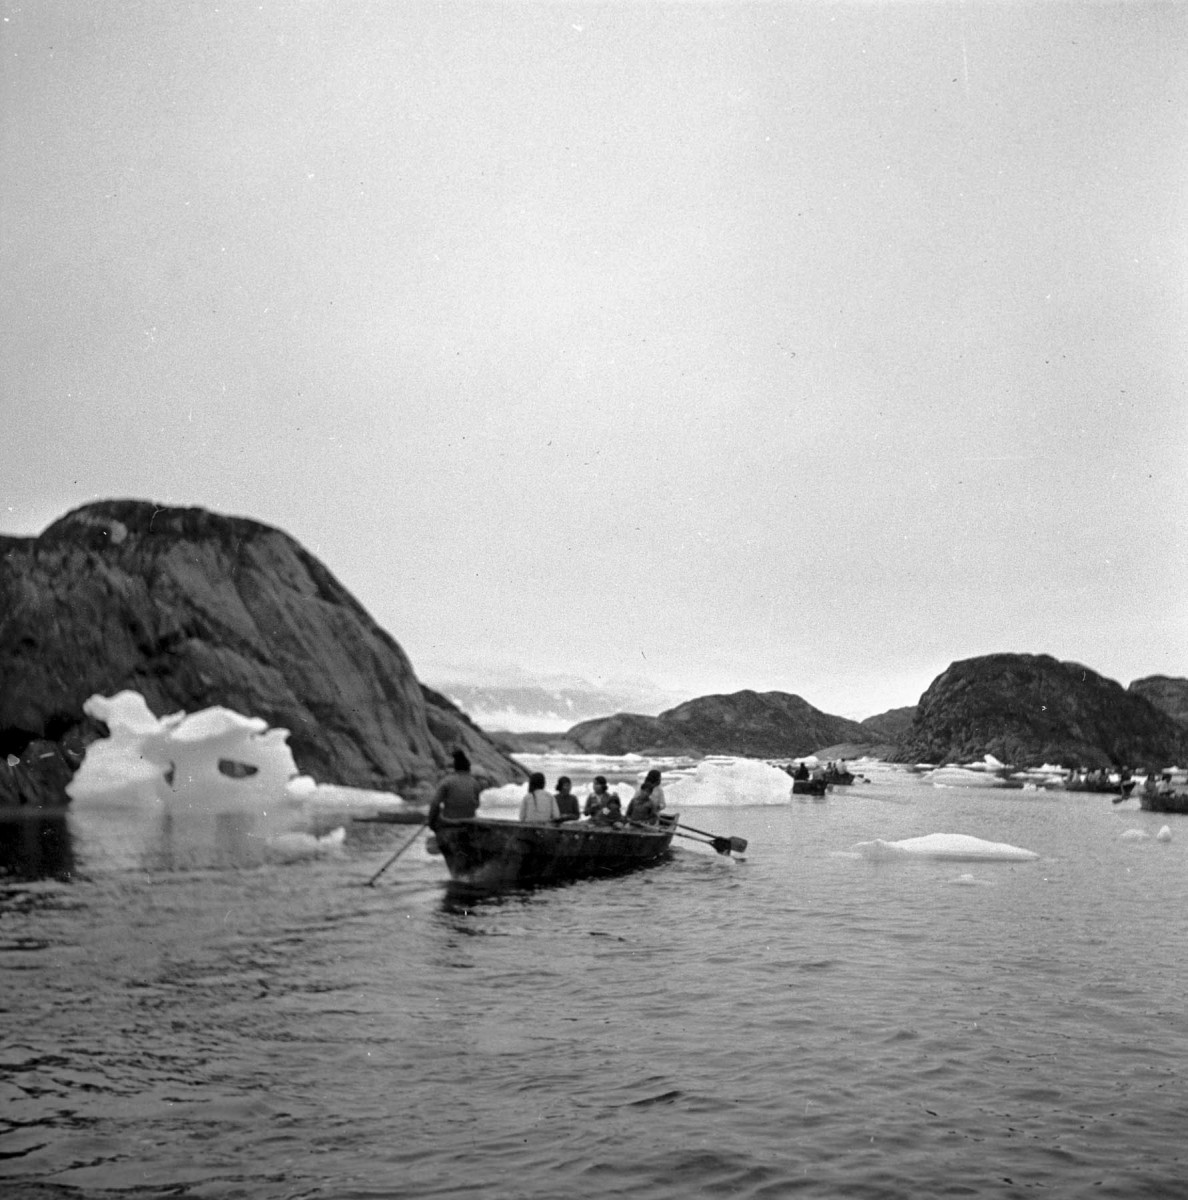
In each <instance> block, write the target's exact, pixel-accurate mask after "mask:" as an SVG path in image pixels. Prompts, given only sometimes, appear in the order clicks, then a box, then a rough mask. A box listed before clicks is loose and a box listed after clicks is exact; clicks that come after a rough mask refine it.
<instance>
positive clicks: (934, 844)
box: [854, 833, 1039, 862]
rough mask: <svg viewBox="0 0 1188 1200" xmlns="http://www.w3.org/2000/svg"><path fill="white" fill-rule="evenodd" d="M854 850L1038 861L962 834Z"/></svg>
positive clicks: (891, 855) (882, 856) (875, 855)
mask: <svg viewBox="0 0 1188 1200" xmlns="http://www.w3.org/2000/svg"><path fill="white" fill-rule="evenodd" d="M854 849H855V850H856V851H857V852H858V853H859V854H861V855H862V856H863V857H864V858H871V859H875V860H886V859H895V858H910V857H915V858H935V859H946V860H948V861H950V862H1030V861H1032V860H1033V859H1037V858H1039V855H1038V854H1036V853H1035V852H1034V851H1032V850H1024V849H1022V848H1021V847H1019V846H1010V845H1008V844H1007V843H1006V842H987V841H985V840H984V839H983V838H978V837H970V836H969V835H968V834H964V833H930V834H928V835H927V836H925V837H914V838H904V839H903V840H902V841H898V842H884V841H882V840H881V839H876V840H875V841H873V842H858V843H857V845H855V846H854Z"/></svg>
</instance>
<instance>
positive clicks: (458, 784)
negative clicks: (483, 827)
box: [427, 750, 483, 829]
mask: <svg viewBox="0 0 1188 1200" xmlns="http://www.w3.org/2000/svg"><path fill="white" fill-rule="evenodd" d="M482 790H483V785H482V784H481V783H479V781H478V780H477V779H475V777H474V776H473V775H472V774H471V773H470V759H469V758H467V757H466V753H465V751H463V750H455V751H454V769H453V770H452V771H451V772H450V773H449V774H448V775H447V776H446V777H445V778H444V779H443V780H442V781H441V783H439V784H438V785H437V791H436V792H434V793H433V799H432V800H431V801H430V802H429V819H428V822H427V824H428V825H429V828H430V829H436V828H437V823H438V821H439V820H443V819H444V820H447V821H463V820H466V819H467V818H468V817H473V816H474V815H475V813H477V812H478V806H479V795H480V794H481V793H482Z"/></svg>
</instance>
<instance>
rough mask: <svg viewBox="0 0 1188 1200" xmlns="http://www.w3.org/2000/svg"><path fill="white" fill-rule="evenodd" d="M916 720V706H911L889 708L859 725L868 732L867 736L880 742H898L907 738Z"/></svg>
mask: <svg viewBox="0 0 1188 1200" xmlns="http://www.w3.org/2000/svg"><path fill="white" fill-rule="evenodd" d="M915 719H916V706H915V705H914V704H909V705H908V706H907V707H906V708H889V709H888V710H887V711H886V712H885V713H879V714H878V715H877V716H874V717H867V718H866V720H865V721H860V722H859V724H860V725H861V726H862V728H863V729H865V730H867V736H868V737H870V738H873V739H877V740H879V741H888V742H897V741H899V739H900V738H902V737H905V736H906V735H907V732H908V730H909V729H911V727H912V722H913V721H914V720H915Z"/></svg>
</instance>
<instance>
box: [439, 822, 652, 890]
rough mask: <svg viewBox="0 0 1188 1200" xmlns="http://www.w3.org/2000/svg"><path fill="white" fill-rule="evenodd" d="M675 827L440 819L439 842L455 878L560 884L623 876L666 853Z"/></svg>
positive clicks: (494, 883)
mask: <svg viewBox="0 0 1188 1200" xmlns="http://www.w3.org/2000/svg"><path fill="white" fill-rule="evenodd" d="M673 832H674V826H673V825H668V826H667V827H663V828H658V829H655V830H653V829H609V828H606V827H600V826H597V825H588V824H585V823H582V824H577V823H573V824H567V825H529V824H521V823H520V822H517V821H491V820H487V819H484V818H482V817H475V818H472V819H471V820H468V821H442V822H440V823H439V824H438V826H437V829H436V830H435V833H436V835H437V845H438V848H439V849H440V850H441V854H442V857H443V858H444V859H445V863H446V866H447V867H448V868H449V871H450V876H451V878H453V879H454V880H455V881H456V882H458V883H462V884H466V885H468V886H470V887H475V888H484V889H486V888H504V887H519V886H529V885H532V884H538V883H561V882H564V881H566V880H570V879H585V878H589V877H590V876H596V875H621V874H622V873H623V872H625V871H634V870H636V869H638V868H640V867H648V866H652V865H653V864H655V863H658V862H660V861H662V860H663V859H665V858H667V857H668V854H669V850H670V847H671V845H672V837H673Z"/></svg>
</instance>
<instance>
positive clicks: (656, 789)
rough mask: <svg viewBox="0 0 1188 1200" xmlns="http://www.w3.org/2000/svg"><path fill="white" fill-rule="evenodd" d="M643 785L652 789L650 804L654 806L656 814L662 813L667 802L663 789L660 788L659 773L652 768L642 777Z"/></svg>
mask: <svg viewBox="0 0 1188 1200" xmlns="http://www.w3.org/2000/svg"><path fill="white" fill-rule="evenodd" d="M644 783H646V784H648V785H649V786H650V787H651V789H652V803H653V804H655V806H656V812H657V813H662V812H663V811H664V810H665V808H666V807H667V802H666V801H665V798H664V789H663V788H662V787H661V786H660V772H659V771H657V770H656V768H655V767H653V768H652V769H651V770H650V771H649V772H648V773H647V774H646V775H645V776H644Z"/></svg>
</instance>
